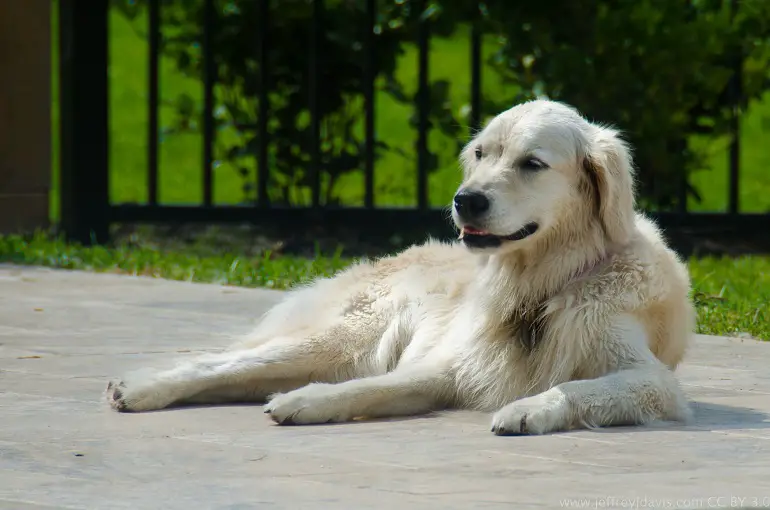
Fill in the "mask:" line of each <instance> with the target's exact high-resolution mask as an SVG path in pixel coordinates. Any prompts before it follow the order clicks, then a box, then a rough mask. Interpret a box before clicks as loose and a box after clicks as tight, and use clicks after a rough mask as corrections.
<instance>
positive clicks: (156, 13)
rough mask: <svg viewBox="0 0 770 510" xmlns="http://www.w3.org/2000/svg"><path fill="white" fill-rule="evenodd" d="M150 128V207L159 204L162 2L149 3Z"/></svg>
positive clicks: (152, 1) (148, 155)
mask: <svg viewBox="0 0 770 510" xmlns="http://www.w3.org/2000/svg"><path fill="white" fill-rule="evenodd" d="M149 10H150V13H149V39H150V41H149V42H150V55H149V66H150V69H149V76H150V83H149V89H150V90H149V95H150V101H149V109H150V111H149V112H148V113H149V126H148V138H149V139H148V140H147V142H148V143H147V183H148V184H147V185H148V190H147V195H148V202H149V203H150V205H157V204H158V95H159V92H158V55H159V54H160V0H150V2H149Z"/></svg>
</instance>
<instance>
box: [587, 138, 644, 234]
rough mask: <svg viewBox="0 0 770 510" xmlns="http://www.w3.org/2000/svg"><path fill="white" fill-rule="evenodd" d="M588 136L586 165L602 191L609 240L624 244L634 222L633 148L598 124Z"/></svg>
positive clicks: (602, 211) (602, 214)
mask: <svg viewBox="0 0 770 510" xmlns="http://www.w3.org/2000/svg"><path fill="white" fill-rule="evenodd" d="M589 140H590V141H589V144H588V151H587V154H586V156H585V161H584V167H585V168H586V171H587V172H589V177H590V178H591V180H592V181H593V182H594V184H595V187H596V192H597V193H598V195H599V197H598V201H599V204H598V205H599V207H598V209H599V216H600V218H601V221H602V223H603V225H604V229H605V231H606V233H607V236H608V237H609V238H610V240H611V241H613V242H615V243H618V244H624V243H626V242H627V241H628V240H629V238H630V236H631V232H632V231H633V226H634V174H633V166H632V162H631V151H630V149H629V147H628V145H627V144H626V143H625V141H623V140H622V139H621V138H620V136H619V134H618V132H617V131H615V130H613V129H610V128H606V127H598V126H596V127H595V130H594V132H593V134H592V136H591V137H590V138H589Z"/></svg>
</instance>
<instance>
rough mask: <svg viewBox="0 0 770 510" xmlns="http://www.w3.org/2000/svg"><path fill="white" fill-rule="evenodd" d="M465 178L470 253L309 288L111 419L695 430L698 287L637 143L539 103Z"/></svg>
mask: <svg viewBox="0 0 770 510" xmlns="http://www.w3.org/2000/svg"><path fill="white" fill-rule="evenodd" d="M460 161H461V164H462V168H463V180H462V184H461V185H460V187H459V189H458V191H457V193H456V195H455V196H454V199H453V204H452V219H453V220H454V223H455V224H456V226H457V228H458V230H459V240H457V241H454V242H450V243H446V242H436V241H434V240H430V239H429V240H428V241H426V242H425V243H424V244H422V245H415V246H412V247H410V248H408V249H406V250H405V251H403V252H401V253H400V254H397V255H395V256H388V257H383V258H381V259H378V260H376V261H364V262H359V263H358V264H357V265H354V266H352V267H350V268H348V269H347V270H344V271H342V272H340V273H338V274H337V275H335V276H333V277H330V278H324V279H319V280H317V281H315V282H312V283H311V284H309V285H305V286H303V287H300V288H296V289H294V290H292V291H290V292H289V293H288V294H287V296H286V298H285V300H283V301H282V302H281V303H279V304H278V305H276V306H275V307H273V308H272V309H271V310H269V311H268V312H267V313H266V314H265V315H264V317H263V318H262V319H261V321H260V323H259V325H258V327H257V328H256V330H255V331H254V332H253V333H252V334H250V335H249V336H248V337H246V338H245V339H244V340H242V341H239V342H237V343H235V344H234V345H233V346H231V347H230V348H229V349H228V350H226V351H224V352H221V353H216V354H206V355H204V356H201V357H198V358H194V359H192V360H188V361H184V362H181V363H179V364H178V365H177V366H175V367H174V368H171V369H168V370H164V371H153V372H151V373H149V374H145V375H142V376H136V377H134V378H133V379H132V378H131V377H129V378H125V379H123V380H119V381H113V382H110V384H109V385H108V389H107V395H108V399H109V401H110V403H111V405H112V407H113V408H114V409H116V410H118V411H122V412H142V411H151V410H157V409H162V408H167V407H171V406H178V405H183V404H220V403H226V402H266V405H265V406H264V412H265V413H267V414H269V416H270V418H272V419H273V420H274V421H275V422H276V423H278V424H281V425H303V424H320V423H329V422H344V421H350V420H354V419H362V418H387V417H396V416H407V415H420V414H424V413H428V412H432V411H440V410H445V409H472V410H481V411H485V412H490V413H494V414H493V415H492V416H493V417H492V425H491V429H492V431H493V432H494V433H495V434H498V435H514V434H546V433H554V432H559V431H567V430H571V429H580V428H592V427H605V426H614V425H634V424H644V423H647V422H650V421H652V420H665V421H685V420H687V419H688V418H689V417H690V413H691V411H690V408H689V405H688V402H687V399H686V398H685V396H684V394H683V392H682V391H681V389H680V387H679V385H678V383H677V381H676V379H675V376H674V370H675V368H676V367H677V365H678V364H679V363H680V361H681V360H682V358H683V356H684V354H685V353H686V350H687V346H688V343H689V340H690V338H691V337H692V334H693V330H694V325H695V318H694V310H693V307H692V304H691V301H690V279H689V275H688V272H687V269H686V266H685V265H684V264H683V262H682V261H681V260H680V259H679V258H678V256H677V255H676V254H675V252H673V251H672V250H671V249H670V248H669V247H668V246H667V244H666V242H665V240H664V238H663V237H662V235H661V232H660V231H659V230H658V228H657V227H656V226H655V225H654V224H653V223H652V222H651V221H650V220H649V219H648V218H646V217H645V216H644V215H642V214H640V213H639V212H637V211H636V210H635V198H634V188H635V186H634V172H633V163H632V158H631V152H630V148H629V146H628V144H627V143H626V142H625V141H624V140H623V139H622V138H621V137H620V135H619V132H618V131H617V130H615V129H614V128H612V127H609V126H606V125H600V124H596V123H593V122H591V121H589V120H587V119H586V118H585V117H584V116H582V114H581V113H580V112H578V111H577V110H576V109H574V108H573V107H572V106H570V105H567V104H564V103H560V102H555V101H550V100H533V101H529V102H525V103H521V104H518V105H516V106H514V107H513V108H511V109H509V110H507V111H505V112H503V113H501V114H500V115H498V116H496V117H495V118H493V119H492V120H491V121H490V122H489V123H488V124H487V125H486V126H485V127H484V128H483V129H482V130H481V131H480V132H478V133H477V134H476V135H475V136H474V137H473V139H472V140H471V141H470V142H469V143H468V144H467V145H466V146H465V147H464V149H463V150H462V152H461V155H460Z"/></svg>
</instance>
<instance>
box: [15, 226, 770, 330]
mask: <svg viewBox="0 0 770 510" xmlns="http://www.w3.org/2000/svg"><path fill="white" fill-rule="evenodd" d="M354 260H355V259H353V258H348V257H345V256H343V255H342V252H341V251H337V252H336V253H335V254H333V255H331V256H326V255H322V254H321V253H320V252H319V253H317V254H316V256H315V257H314V258H306V257H292V256H286V255H278V254H275V253H273V252H271V251H269V250H262V251H260V252H259V253H258V254H256V255H254V256H251V255H244V254H243V252H239V251H230V250H227V249H224V250H221V251H219V252H218V251H216V250H215V249H213V248H212V246H211V243H207V244H205V245H202V246H195V245H193V246H188V247H186V248H172V249H159V248H158V247H156V246H153V245H147V244H143V243H122V244H119V245H117V246H114V247H104V246H96V247H82V246H78V245H74V244H67V243H65V242H63V241H60V240H57V239H52V238H51V237H49V236H47V235H45V234H37V235H35V236H32V237H21V236H0V262H11V263H16V264H34V265H42V266H49V267H58V268H67V269H84V270H90V271H99V272H113V273H124V274H132V275H146V276H153V277H160V278H167V279H171V280H186V281H194V282H208V283H218V284H225V285H237V286H244V287H268V288H274V289H287V288H291V287H292V286H294V285H296V284H299V283H303V282H307V281H310V280H312V279H313V278H316V277H318V276H330V275H333V274H334V273H336V272H337V271H339V270H341V269H343V268H345V267H347V266H348V265H350V264H351V263H353V262H354ZM688 266H689V269H690V274H691V276H692V282H693V299H694V302H695V304H696V307H697V310H698V332H699V333H704V334H712V335H742V336H745V335H750V336H752V337H755V338H761V339H764V340H770V308H768V307H769V306H770V305H768V303H770V257H756V256H745V257H738V258H700V259H696V258H693V259H690V260H689V261H688Z"/></svg>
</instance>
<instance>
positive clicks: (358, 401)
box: [264, 367, 451, 425]
mask: <svg viewBox="0 0 770 510" xmlns="http://www.w3.org/2000/svg"><path fill="white" fill-rule="evenodd" d="M446 373H447V372H446V371H442V370H439V369H437V368H436V367H408V368H407V367H403V368H397V369H396V370H394V371H393V372H389V373H387V374H384V375H380V376H374V377H367V378H363V379H354V380H352V381H347V382H342V383H338V384H321V383H316V384H310V385H308V386H305V387H303V388H299V389H297V390H294V391H291V392H289V393H285V394H278V395H275V396H274V397H273V398H272V399H271V400H270V402H269V403H268V404H267V405H266V406H265V409H264V410H265V413H268V414H270V417H271V418H272V419H273V420H274V421H275V422H276V423H278V424H281V425H306V424H313V423H331V422H344V421H349V420H352V419H354V418H362V417H365V418H385V417H392V416H407V415H416V414H424V413H427V412H430V411H431V410H434V409H435V408H437V407H441V405H442V404H443V403H444V401H445V400H447V398H448V395H447V394H448V393H450V391H449V389H450V388H451V385H450V381H449V380H448V378H447V376H446Z"/></svg>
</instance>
